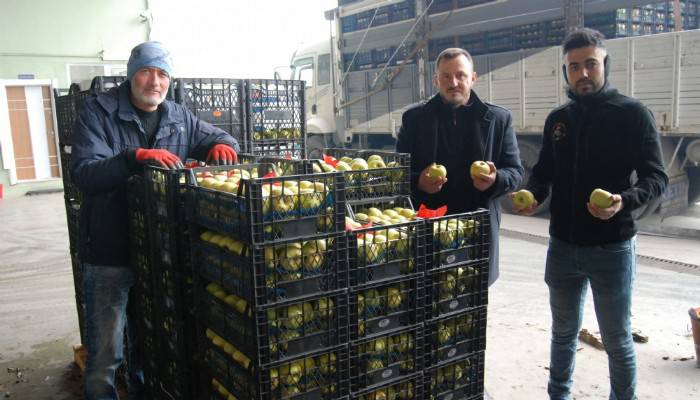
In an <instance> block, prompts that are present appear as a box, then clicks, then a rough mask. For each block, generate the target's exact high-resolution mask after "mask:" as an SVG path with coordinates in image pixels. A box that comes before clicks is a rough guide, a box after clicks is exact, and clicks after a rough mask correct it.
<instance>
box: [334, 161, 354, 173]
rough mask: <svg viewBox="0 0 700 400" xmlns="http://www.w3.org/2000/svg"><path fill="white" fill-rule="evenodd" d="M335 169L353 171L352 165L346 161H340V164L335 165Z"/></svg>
mask: <svg viewBox="0 0 700 400" xmlns="http://www.w3.org/2000/svg"><path fill="white" fill-rule="evenodd" d="M335 170H336V171H339V172H344V171H352V167H351V166H350V164H348V163H346V162H345V161H338V164H336V165H335Z"/></svg>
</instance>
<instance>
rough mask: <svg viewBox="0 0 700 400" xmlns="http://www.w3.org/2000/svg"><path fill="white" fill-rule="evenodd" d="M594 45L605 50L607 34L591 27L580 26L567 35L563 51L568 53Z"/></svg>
mask: <svg viewBox="0 0 700 400" xmlns="http://www.w3.org/2000/svg"><path fill="white" fill-rule="evenodd" d="M588 46H593V47H596V48H598V49H602V50H605V36H604V35H603V34H602V33H600V32H599V31H597V30H595V29H591V28H580V29H576V30H575V31H573V32H571V33H569V34H568V35H566V38H565V39H564V42H563V43H562V53H563V54H564V55H566V53H568V52H569V51H571V50H574V49H580V48H582V47H588Z"/></svg>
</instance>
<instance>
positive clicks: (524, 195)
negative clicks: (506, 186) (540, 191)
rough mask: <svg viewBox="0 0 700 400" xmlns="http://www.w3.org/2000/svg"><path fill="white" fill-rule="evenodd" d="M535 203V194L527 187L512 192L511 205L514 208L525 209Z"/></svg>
mask: <svg viewBox="0 0 700 400" xmlns="http://www.w3.org/2000/svg"><path fill="white" fill-rule="evenodd" d="M534 203H535V196H533V194H532V192H530V191H529V190H527V189H521V190H518V191H517V192H515V193H513V206H514V207H515V209H516V210H525V209H528V208H530V207H532V205H533V204H534Z"/></svg>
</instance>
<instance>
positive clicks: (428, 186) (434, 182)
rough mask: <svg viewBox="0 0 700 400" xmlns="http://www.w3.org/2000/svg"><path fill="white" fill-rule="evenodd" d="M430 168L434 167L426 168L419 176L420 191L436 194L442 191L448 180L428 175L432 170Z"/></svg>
mask: <svg viewBox="0 0 700 400" xmlns="http://www.w3.org/2000/svg"><path fill="white" fill-rule="evenodd" d="M430 167H432V165H428V166H427V167H425V169H424V170H423V171H421V173H420V175H419V176H418V189H419V190H422V191H424V192H425V193H428V194H434V193H437V192H439V191H440V189H442V185H444V184H445V183H446V182H447V178H443V177H440V176H436V177H432V176H430V175H428V170H430Z"/></svg>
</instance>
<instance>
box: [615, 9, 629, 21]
mask: <svg viewBox="0 0 700 400" xmlns="http://www.w3.org/2000/svg"><path fill="white" fill-rule="evenodd" d="M617 18H618V19H627V9H626V8H618V10H617Z"/></svg>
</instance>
